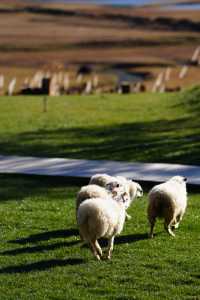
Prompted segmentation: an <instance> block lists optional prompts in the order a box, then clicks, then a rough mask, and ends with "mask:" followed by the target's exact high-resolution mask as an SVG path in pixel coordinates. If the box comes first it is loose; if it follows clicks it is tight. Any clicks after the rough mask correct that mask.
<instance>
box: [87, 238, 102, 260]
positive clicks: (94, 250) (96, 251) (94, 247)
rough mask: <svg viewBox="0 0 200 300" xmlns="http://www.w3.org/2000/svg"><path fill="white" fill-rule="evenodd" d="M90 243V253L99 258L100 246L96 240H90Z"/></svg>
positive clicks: (100, 253) (100, 254)
mask: <svg viewBox="0 0 200 300" xmlns="http://www.w3.org/2000/svg"><path fill="white" fill-rule="evenodd" d="M90 245H91V249H92V253H93V254H94V256H95V257H96V258H97V259H98V260H100V259H101V256H102V250H101V247H100V246H99V243H98V241H97V240H95V241H91V242H90Z"/></svg>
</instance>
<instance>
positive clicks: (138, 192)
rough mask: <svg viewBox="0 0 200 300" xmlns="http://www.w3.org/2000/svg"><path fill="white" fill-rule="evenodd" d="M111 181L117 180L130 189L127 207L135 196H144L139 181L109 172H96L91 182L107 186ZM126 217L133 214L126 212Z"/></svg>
mask: <svg viewBox="0 0 200 300" xmlns="http://www.w3.org/2000/svg"><path fill="white" fill-rule="evenodd" d="M111 182H117V183H118V184H119V186H123V187H126V189H128V191H129V201H128V202H127V204H126V209H128V207H129V206H130V205H131V203H132V202H133V200H134V199H135V198H137V197H142V196H143V190H142V187H141V186H140V185H139V183H137V182H135V181H132V180H129V179H126V178H125V177H123V176H116V177H114V176H110V175H108V174H96V175H93V176H92V177H91V179H90V182H89V184H96V185H99V186H101V187H105V186H106V185H107V184H108V183H111ZM126 218H127V219H131V216H130V215H128V213H126Z"/></svg>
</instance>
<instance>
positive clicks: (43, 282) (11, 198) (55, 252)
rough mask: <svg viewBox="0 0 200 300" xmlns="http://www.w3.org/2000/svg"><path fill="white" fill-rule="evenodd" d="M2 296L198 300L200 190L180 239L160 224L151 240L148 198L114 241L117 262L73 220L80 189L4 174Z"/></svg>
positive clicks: (0, 188) (0, 210) (0, 251)
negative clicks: (98, 251)
mask: <svg viewBox="0 0 200 300" xmlns="http://www.w3.org/2000/svg"><path fill="white" fill-rule="evenodd" d="M0 179H1V186H0V199H1V202H0V220H1V221H0V230H1V243H0V298H1V300H4V299H20V300H24V299H38V300H40V299H138V300H143V299H148V300H149V299H180V300H182V299H199V295H200V285H199V279H200V275H199V263H200V257H199V249H198V243H197V240H198V239H199V230H200V226H199V209H200V204H199V195H198V194H193V195H192V194H191V195H190V197H189V205H188V210H187V213H186V216H185V218H184V219H183V221H182V223H181V226H180V228H179V230H178V231H177V235H176V238H175V239H173V238H171V237H169V236H168V235H167V234H166V233H165V231H164V229H163V226H162V224H161V223H158V224H157V226H156V229H155V232H156V236H155V239H154V240H149V239H147V231H148V226H147V220H146V212H145V211H146V196H145V197H144V198H143V199H142V200H138V201H137V202H135V203H134V204H133V205H132V207H131V208H130V214H131V215H132V216H133V218H132V220H130V221H128V222H126V226H125V229H124V231H123V234H122V235H121V236H120V237H118V238H117V239H116V243H115V247H114V252H113V258H112V260H111V261H103V262H100V263H99V262H97V261H95V260H94V259H93V257H92V255H91V253H90V251H89V249H87V248H86V247H82V246H81V243H80V241H79V238H78V235H77V234H78V233H77V230H76V225H75V217H74V198H75V193H76V192H77V189H78V187H76V186H70V185H69V184H68V183H67V181H66V182H64V181H62V182H57V183H56V182H55V181H53V180H50V179H47V178H46V179H45V178H43V180H41V179H40V178H34V177H22V176H18V177H16V176H3V175H1V176H0Z"/></svg>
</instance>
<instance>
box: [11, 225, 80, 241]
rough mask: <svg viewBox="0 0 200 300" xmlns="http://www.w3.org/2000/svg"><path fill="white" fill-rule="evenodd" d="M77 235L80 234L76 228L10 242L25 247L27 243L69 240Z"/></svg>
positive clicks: (43, 233) (38, 234)
mask: <svg viewBox="0 0 200 300" xmlns="http://www.w3.org/2000/svg"><path fill="white" fill-rule="evenodd" d="M77 235H79V232H78V230H77V229H76V228H69V229H61V230H53V231H46V232H41V233H37V234H32V235H30V236H28V237H26V238H21V239H16V240H11V241H8V242H9V243H16V244H22V245H24V244H27V243H37V242H40V241H48V240H50V239H55V238H67V237H71V236H77Z"/></svg>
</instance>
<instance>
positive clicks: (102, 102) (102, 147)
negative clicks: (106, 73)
mask: <svg viewBox="0 0 200 300" xmlns="http://www.w3.org/2000/svg"><path fill="white" fill-rule="evenodd" d="M199 97H200V90H199V89H193V90H192V91H188V92H185V93H183V94H137V95H127V96H122V95H105V96H104V95H102V96H99V95H93V96H65V97H58V98H48V112H47V113H43V112H42V103H43V101H42V97H21V96H19V97H12V98H9V97H1V99H0V135H1V140H0V149H1V154H19V155H32V156H49V157H54V156H56V157H69V158H88V159H112V160H125V161H145V162H172V163H186V164H187V163H188V164H199V163H200V155H199V150H200V140H199V133H200V129H199Z"/></svg>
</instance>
